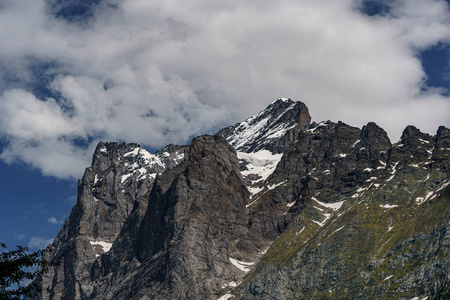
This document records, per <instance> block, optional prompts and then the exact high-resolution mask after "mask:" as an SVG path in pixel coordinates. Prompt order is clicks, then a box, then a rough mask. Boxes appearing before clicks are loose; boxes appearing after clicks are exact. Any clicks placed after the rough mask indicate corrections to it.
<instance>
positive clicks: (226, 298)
mask: <svg viewBox="0 0 450 300" xmlns="http://www.w3.org/2000/svg"><path fill="white" fill-rule="evenodd" d="M230 298H234V296H233V295H231V294H225V295H223V296H222V297H220V298H219V299H217V300H228V299H230Z"/></svg>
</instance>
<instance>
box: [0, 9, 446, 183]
mask: <svg viewBox="0 0 450 300" xmlns="http://www.w3.org/2000/svg"><path fill="white" fill-rule="evenodd" d="M78 2H79V1H78ZM78 2H77V1H75V0H72V1H67V0H66V1H61V0H52V1H47V2H46V1H43V0H34V1H31V2H30V1H25V0H6V1H4V2H3V3H2V4H1V5H0V28H1V29H2V30H0V43H1V45H2V47H0V67H1V68H0V106H1V109H0V135H1V136H2V137H3V140H4V146H3V148H2V152H1V154H0V157H1V158H2V159H3V160H4V161H6V162H14V161H17V160H21V161H24V162H26V163H29V164H31V165H32V166H34V167H36V168H39V169H41V170H42V172H43V173H44V174H47V175H53V176H58V177H62V178H68V177H79V176H80V175H81V173H82V171H83V169H84V167H85V166H87V165H88V163H89V161H90V158H91V153H92V152H93V148H94V147H95V145H96V143H97V142H98V141H99V140H108V141H128V142H138V143H140V144H142V145H145V146H147V147H151V148H154V149H157V148H160V147H162V146H164V145H166V144H168V143H171V142H173V143H186V142H188V141H189V138H190V137H192V136H194V135H198V134H201V133H205V132H214V131H215V130H217V129H220V128H221V127H223V126H227V125H230V124H233V123H235V122H238V121H241V120H243V119H245V118H246V117H248V116H250V115H252V114H254V113H257V112H258V111H259V110H261V109H263V108H264V107H266V106H267V105H268V104H269V103H270V102H271V101H272V100H274V99H276V98H278V97H280V96H285V95H286V96H288V97H291V98H293V99H295V100H301V101H303V102H305V103H306V104H307V105H308V107H309V109H310V111H311V114H312V116H313V119H315V120H317V121H320V120H324V119H332V120H336V121H337V120H342V121H344V122H346V123H349V124H351V125H356V126H362V125H364V124H365V123H367V122H369V121H375V122H377V123H378V124H379V125H380V126H382V127H383V128H385V129H386V130H387V131H388V133H389V135H390V136H391V138H393V139H397V138H398V137H399V136H400V133H401V131H402V130H403V128H404V127H405V126H406V125H408V124H414V125H416V126H418V127H419V128H420V129H422V130H424V131H428V132H431V133H434V131H435V130H436V129H437V126H438V125H446V126H448V125H449V123H450V120H449V117H448V116H449V115H450V114H449V113H450V101H449V99H448V97H446V96H444V94H443V91H442V90H440V89H436V88H430V87H427V84H426V83H427V82H426V74H425V72H424V69H423V66H422V64H421V61H420V57H419V53H420V52H421V51H423V50H426V49H428V48H430V47H433V46H435V45H437V44H438V43H449V41H450V40H449V38H450V13H449V9H448V5H447V3H446V2H445V1H438V0H410V1H384V2H385V3H387V4H385V5H387V6H388V7H389V12H388V13H385V14H383V15H374V16H368V15H366V14H363V13H362V12H361V9H360V8H361V5H362V3H363V2H364V1H356V0H345V1H326V0H302V1H283V2H280V3H278V2H273V1H245V2H242V1H227V2H221V3H211V2H210V1H205V0H194V1H188V2H180V1H171V0H169V1H151V0H146V1H143V0H127V1H119V0H115V1H107V0H104V1H94V2H93V5H91V6H89V7H85V10H84V11H81V12H82V13H79V14H75V10H73V9H74V8H73V7H76V5H77V3H78ZM71 5H72V6H71ZM71 7H72V8H71ZM64 9H65V10H64ZM71 9H72V10H71ZM78 12H80V11H78ZM74 15H76V17H70V16H74Z"/></svg>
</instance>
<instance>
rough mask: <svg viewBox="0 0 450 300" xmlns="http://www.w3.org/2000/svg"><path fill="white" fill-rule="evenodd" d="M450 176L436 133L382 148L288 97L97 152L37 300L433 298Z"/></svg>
mask: <svg viewBox="0 0 450 300" xmlns="http://www.w3.org/2000/svg"><path fill="white" fill-rule="evenodd" d="M449 169H450V130H449V129H447V128H445V127H439V129H438V131H437V134H436V135H435V136H431V135H428V134H426V133H422V132H420V130H419V129H417V128H415V127H414V126H408V127H407V128H406V129H405V131H404V132H403V135H402V137H401V140H400V141H399V142H398V143H394V144H392V143H391V141H390V140H389V138H388V136H387V134H386V132H385V131H384V130H383V129H382V128H380V127H379V126H378V125H376V124H375V123H372V122H371V123H368V124H367V125H365V126H363V128H362V129H360V128H356V127H352V126H349V125H347V124H345V123H342V122H338V123H334V122H331V121H326V122H320V123H316V122H312V123H311V117H310V115H309V111H308V108H307V107H306V105H305V104H304V103H302V102H294V101H292V100H290V99H286V98H281V99H278V100H276V101H274V102H272V103H271V104H270V105H269V106H268V107H267V108H266V109H264V110H263V111H261V112H260V113H259V114H257V115H255V116H252V117H250V118H248V119H247V120H245V121H244V122H242V123H238V124H236V125H234V126H230V127H227V128H224V129H223V130H221V131H219V132H218V133H217V134H215V135H213V136H211V135H204V136H199V137H196V138H194V139H193V140H192V143H191V145H188V146H175V145H169V146H167V147H165V148H164V149H162V150H160V151H158V152H156V153H155V154H151V153H149V152H147V151H146V150H145V149H143V148H141V147H140V146H139V145H137V144H117V143H100V144H99V145H98V146H97V149H96V151H95V153H94V156H93V161H92V166H91V167H89V168H87V169H86V171H85V174H84V176H83V178H82V180H80V181H79V185H78V200H77V203H76V205H75V206H74V208H73V209H72V212H71V213H70V216H69V217H68V218H67V219H66V222H65V223H64V225H63V227H62V229H61V231H60V232H59V233H58V235H57V237H56V238H55V240H54V242H53V244H52V246H51V247H52V248H53V251H52V252H51V253H50V254H48V257H47V259H48V260H51V261H54V262H58V263H59V264H57V265H55V266H53V267H51V269H50V272H48V273H47V274H46V275H44V276H43V277H41V278H39V279H38V283H39V284H41V286H42V287H43V292H42V293H41V294H40V295H39V296H38V297H37V298H36V299H140V300H145V299H220V300H225V299H349V298H350V299H387V298H396V299H432V298H435V299H441V298H440V297H446V296H448V295H449V293H450V284H449V282H450V278H449V272H448V270H449V267H450V265H449V246H450V235H449V234H448V233H449V232H450V225H449V213H450V211H449V208H450V205H449V203H450V187H449V184H450V178H449ZM47 288H48V289H47ZM445 295H446V296H445ZM427 297H428V298H427ZM442 299H443V298H442Z"/></svg>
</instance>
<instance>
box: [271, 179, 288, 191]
mask: <svg viewBox="0 0 450 300" xmlns="http://www.w3.org/2000/svg"><path fill="white" fill-rule="evenodd" d="M285 183H286V180H285V181H282V182H280V183H277V184H272V185H269V186H268V187H267V188H268V189H269V190H273V189H274V188H276V187H277V186H280V185H282V184H285Z"/></svg>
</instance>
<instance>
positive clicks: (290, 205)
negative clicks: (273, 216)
mask: <svg viewBox="0 0 450 300" xmlns="http://www.w3.org/2000/svg"><path fill="white" fill-rule="evenodd" d="M296 202H297V201H294V202H291V203H288V204H286V206H287V207H292V206H293V205H294V204H295V203H296Z"/></svg>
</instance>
